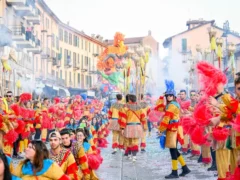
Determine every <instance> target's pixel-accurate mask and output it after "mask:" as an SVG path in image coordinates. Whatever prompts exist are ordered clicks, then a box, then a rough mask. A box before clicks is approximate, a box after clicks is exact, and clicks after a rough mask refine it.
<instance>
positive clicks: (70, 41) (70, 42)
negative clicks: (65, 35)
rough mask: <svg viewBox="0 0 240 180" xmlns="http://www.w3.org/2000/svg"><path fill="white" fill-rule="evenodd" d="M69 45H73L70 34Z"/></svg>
mask: <svg viewBox="0 0 240 180" xmlns="http://www.w3.org/2000/svg"><path fill="white" fill-rule="evenodd" d="M69 44H70V45H72V34H71V33H69Z"/></svg>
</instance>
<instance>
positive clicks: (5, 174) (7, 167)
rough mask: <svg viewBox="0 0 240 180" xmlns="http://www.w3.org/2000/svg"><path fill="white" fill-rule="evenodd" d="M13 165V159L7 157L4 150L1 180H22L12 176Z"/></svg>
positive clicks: (1, 154) (0, 151)
mask: <svg viewBox="0 0 240 180" xmlns="http://www.w3.org/2000/svg"><path fill="white" fill-rule="evenodd" d="M12 170H13V165H12V159H11V158H10V157H9V156H6V155H5V154H4V153H3V151H2V150H0V179H3V180H21V178H18V177H16V176H14V175H12V174H11V173H12Z"/></svg>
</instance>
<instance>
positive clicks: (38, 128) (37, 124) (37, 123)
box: [33, 101, 42, 140]
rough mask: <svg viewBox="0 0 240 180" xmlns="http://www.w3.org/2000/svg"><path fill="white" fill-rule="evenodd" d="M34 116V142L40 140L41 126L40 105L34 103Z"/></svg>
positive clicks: (37, 102)
mask: <svg viewBox="0 0 240 180" xmlns="http://www.w3.org/2000/svg"><path fill="white" fill-rule="evenodd" d="M33 109H34V111H35V114H34V127H35V132H36V133H35V136H34V140H40V138H41V127H42V126H41V124H42V113H41V103H40V102H39V101H35V102H34V104H33Z"/></svg>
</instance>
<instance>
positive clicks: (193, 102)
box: [187, 90, 201, 159]
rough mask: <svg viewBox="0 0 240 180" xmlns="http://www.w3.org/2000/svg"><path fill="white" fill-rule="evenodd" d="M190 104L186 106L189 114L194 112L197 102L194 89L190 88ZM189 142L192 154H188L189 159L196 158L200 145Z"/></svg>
mask: <svg viewBox="0 0 240 180" xmlns="http://www.w3.org/2000/svg"><path fill="white" fill-rule="evenodd" d="M190 101H191V103H190V106H189V108H188V112H187V113H189V115H190V116H192V114H193V112H194V108H195V106H196V104H197V99H196V91H195V90H191V91H190ZM190 144H191V154H192V156H190V157H189V158H190V159H198V158H199V156H200V154H201V152H200V146H199V145H196V144H194V143H193V142H191V143H190Z"/></svg>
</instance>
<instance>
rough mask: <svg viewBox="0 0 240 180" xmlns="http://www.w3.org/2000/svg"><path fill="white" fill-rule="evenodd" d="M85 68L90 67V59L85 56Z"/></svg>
mask: <svg viewBox="0 0 240 180" xmlns="http://www.w3.org/2000/svg"><path fill="white" fill-rule="evenodd" d="M85 66H88V57H87V56H85Z"/></svg>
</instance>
